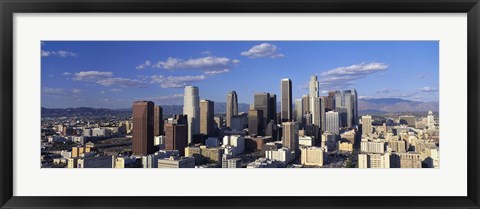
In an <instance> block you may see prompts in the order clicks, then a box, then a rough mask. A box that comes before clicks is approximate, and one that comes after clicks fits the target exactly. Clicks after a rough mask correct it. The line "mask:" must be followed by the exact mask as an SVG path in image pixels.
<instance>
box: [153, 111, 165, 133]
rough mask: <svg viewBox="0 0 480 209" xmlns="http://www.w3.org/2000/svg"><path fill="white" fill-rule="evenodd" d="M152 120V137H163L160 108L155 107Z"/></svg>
mask: <svg viewBox="0 0 480 209" xmlns="http://www.w3.org/2000/svg"><path fill="white" fill-rule="evenodd" d="M154 112H155V113H154V116H153V117H154V119H153V135H154V136H160V135H163V110H162V107H161V106H155V110H154Z"/></svg>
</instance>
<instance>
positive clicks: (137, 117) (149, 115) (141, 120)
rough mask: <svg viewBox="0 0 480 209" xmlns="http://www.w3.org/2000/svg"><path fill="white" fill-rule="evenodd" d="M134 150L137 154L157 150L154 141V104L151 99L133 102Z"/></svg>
mask: <svg viewBox="0 0 480 209" xmlns="http://www.w3.org/2000/svg"><path fill="white" fill-rule="evenodd" d="M132 116H133V124H134V126H133V139H132V152H133V154H135V155H148V154H151V153H154V152H155V148H154V145H153V144H154V142H153V131H154V127H153V126H154V118H153V117H154V104H153V102H150V101H137V102H134V103H133V107H132Z"/></svg>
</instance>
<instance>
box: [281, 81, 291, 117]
mask: <svg viewBox="0 0 480 209" xmlns="http://www.w3.org/2000/svg"><path fill="white" fill-rule="evenodd" d="M281 96H282V102H281V103H280V105H281V118H282V122H286V121H292V119H293V118H292V80H290V79H288V78H284V79H282V82H281Z"/></svg>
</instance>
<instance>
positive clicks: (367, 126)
mask: <svg viewBox="0 0 480 209" xmlns="http://www.w3.org/2000/svg"><path fill="white" fill-rule="evenodd" d="M372 132H373V129H372V116H370V115H364V116H362V134H363V135H369V134H372Z"/></svg>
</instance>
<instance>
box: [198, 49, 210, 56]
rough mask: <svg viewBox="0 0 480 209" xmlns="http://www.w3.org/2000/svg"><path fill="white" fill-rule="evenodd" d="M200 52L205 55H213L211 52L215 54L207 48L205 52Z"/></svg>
mask: <svg viewBox="0 0 480 209" xmlns="http://www.w3.org/2000/svg"><path fill="white" fill-rule="evenodd" d="M200 54H203V55H211V54H213V52H212V51H210V50H205V51H203V52H200Z"/></svg>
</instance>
